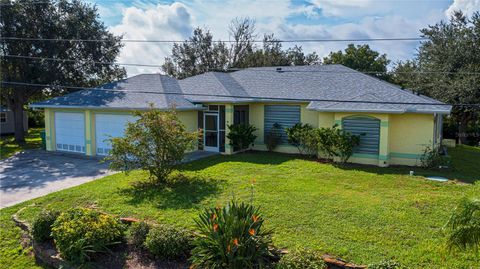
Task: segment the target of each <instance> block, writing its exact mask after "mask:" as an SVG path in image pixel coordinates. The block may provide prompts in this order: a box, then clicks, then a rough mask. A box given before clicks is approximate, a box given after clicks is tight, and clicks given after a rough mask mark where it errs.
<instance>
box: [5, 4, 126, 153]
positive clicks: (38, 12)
mask: <svg viewBox="0 0 480 269" xmlns="http://www.w3.org/2000/svg"><path fill="white" fill-rule="evenodd" d="M0 30H1V34H2V36H4V37H19V38H41V39H66V40H68V39H101V40H104V41H103V42H76V41H46V40H40V41H37V40H11V39H10V40H9V39H2V40H1V43H0V49H1V52H2V55H3V56H4V57H1V60H0V62H1V80H2V81H10V82H21V83H33V84H48V85H54V86H52V87H49V88H42V87H38V86H28V85H25V86H21V87H20V86H18V85H17V86H14V85H13V84H6V83H3V84H2V87H1V91H0V92H1V93H0V100H1V103H2V104H6V105H7V106H8V108H10V109H11V110H12V111H13V113H14V122H15V140H16V142H18V143H23V142H24V141H25V139H24V136H25V133H24V130H23V114H24V108H25V106H26V105H27V104H28V103H29V102H31V101H35V100H38V99H42V98H44V97H45V96H54V95H60V94H63V93H65V92H68V90H66V89H64V88H62V87H61V86H56V85H70V86H80V87H90V86H94V85H98V84H101V83H106V82H111V81H112V80H117V79H121V78H123V77H124V76H125V70H124V69H123V68H120V67H119V66H118V65H114V64H113V65H112V64H98V63H94V62H93V61H95V62H109V63H110V62H114V61H115V59H116V58H117V56H118V54H119V52H120V49H121V47H122V44H121V37H118V36H114V35H113V34H111V33H110V32H108V30H107V27H106V26H105V25H104V24H103V23H102V22H101V21H100V19H99V16H98V13H97V9H96V7H95V6H91V5H89V4H86V3H83V2H82V1H80V0H72V1H67V0H59V1H53V0H46V1H41V2H38V1H33V0H17V1H2V8H1V9H0ZM8 55H13V56H15V55H20V56H33V57H43V58H55V59H71V60H74V61H75V62H68V61H61V60H56V61H52V60H35V59H23V58H12V57H8Z"/></svg>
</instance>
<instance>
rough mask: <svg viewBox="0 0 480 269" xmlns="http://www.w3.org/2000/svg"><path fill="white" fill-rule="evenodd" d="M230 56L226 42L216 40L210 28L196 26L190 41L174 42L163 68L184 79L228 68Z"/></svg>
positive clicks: (168, 72)
mask: <svg viewBox="0 0 480 269" xmlns="http://www.w3.org/2000/svg"><path fill="white" fill-rule="evenodd" d="M228 57H229V51H228V48H227V46H226V45H225V43H223V42H214V41H213V36H212V34H211V33H210V31H209V30H207V29H201V28H196V29H195V30H194V31H193V36H192V37H190V38H189V39H188V41H185V42H183V43H175V44H173V48H172V55H171V56H170V57H167V58H165V63H164V64H163V66H162V69H163V71H165V72H166V73H167V74H168V75H170V76H173V77H176V78H180V79H182V78H186V77H191V76H195V75H198V74H202V73H205V72H208V71H212V70H226V68H227V66H228Z"/></svg>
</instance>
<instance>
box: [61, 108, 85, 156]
mask: <svg viewBox="0 0 480 269" xmlns="http://www.w3.org/2000/svg"><path fill="white" fill-rule="evenodd" d="M55 139H56V143H55V144H56V146H57V150H61V151H71V152H79V153H85V115H84V114H83V113H70V112H55Z"/></svg>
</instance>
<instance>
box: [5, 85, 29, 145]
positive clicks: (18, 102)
mask: <svg viewBox="0 0 480 269" xmlns="http://www.w3.org/2000/svg"><path fill="white" fill-rule="evenodd" d="M26 100H27V97H26V94H25V92H24V91H23V90H22V89H15V91H14V92H13V94H12V95H11V97H10V98H8V99H7V104H8V108H10V110H12V112H13V120H14V127H15V128H14V129H15V142H17V143H18V144H23V143H25V129H24V122H23V119H24V113H25V111H24V109H23V107H24V106H25V103H26Z"/></svg>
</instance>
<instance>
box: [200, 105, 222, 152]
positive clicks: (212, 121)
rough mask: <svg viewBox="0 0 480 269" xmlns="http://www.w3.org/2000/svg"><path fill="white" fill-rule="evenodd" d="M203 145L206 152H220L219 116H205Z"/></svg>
mask: <svg viewBox="0 0 480 269" xmlns="http://www.w3.org/2000/svg"><path fill="white" fill-rule="evenodd" d="M203 125H204V126H203V132H204V134H203V145H204V150H206V151H215V152H218V151H219V136H218V127H219V126H218V114H216V113H215V114H213V113H205V114H203Z"/></svg>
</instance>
